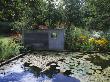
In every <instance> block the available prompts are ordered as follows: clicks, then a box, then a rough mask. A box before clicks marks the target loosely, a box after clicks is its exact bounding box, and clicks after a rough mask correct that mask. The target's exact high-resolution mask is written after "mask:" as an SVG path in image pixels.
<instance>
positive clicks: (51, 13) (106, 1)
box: [0, 0, 110, 30]
mask: <svg viewBox="0 0 110 82" xmlns="http://www.w3.org/2000/svg"><path fill="white" fill-rule="evenodd" d="M109 21H110V0H0V22H10V24H11V25H12V26H13V27H14V28H19V29H22V28H24V27H31V26H32V25H33V24H42V23H45V24H46V25H47V26H49V27H50V28H55V27H58V26H59V25H60V24H62V23H63V24H66V25H71V24H72V25H74V26H78V27H79V26H81V27H86V28H90V29H97V30H107V29H109V28H110V22H109Z"/></svg>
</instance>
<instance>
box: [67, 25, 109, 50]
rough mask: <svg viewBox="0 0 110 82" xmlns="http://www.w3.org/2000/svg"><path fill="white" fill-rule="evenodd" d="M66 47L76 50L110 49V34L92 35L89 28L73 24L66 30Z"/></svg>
mask: <svg viewBox="0 0 110 82" xmlns="http://www.w3.org/2000/svg"><path fill="white" fill-rule="evenodd" d="M97 33H99V32H97ZM95 36H100V37H95ZM65 47H66V49H69V50H74V51H110V34H102V35H100V34H96V33H95V35H93V36H92V34H90V31H88V30H85V29H82V28H77V27H75V26H71V27H70V28H67V30H66V46H65Z"/></svg>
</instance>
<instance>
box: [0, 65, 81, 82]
mask: <svg viewBox="0 0 110 82" xmlns="http://www.w3.org/2000/svg"><path fill="white" fill-rule="evenodd" d="M48 66H49V67H50V68H49V69H47V70H45V71H42V69H40V68H39V67H36V66H29V63H25V64H24V65H22V64H15V65H13V66H12V67H10V68H8V69H5V70H4V71H5V72H6V73H5V74H3V73H1V74H0V82H80V81H79V80H78V79H76V78H74V77H70V76H69V74H70V73H71V72H70V71H69V70H67V71H65V72H64V73H60V69H56V67H58V65H57V64H56V63H50V64H49V65H48Z"/></svg>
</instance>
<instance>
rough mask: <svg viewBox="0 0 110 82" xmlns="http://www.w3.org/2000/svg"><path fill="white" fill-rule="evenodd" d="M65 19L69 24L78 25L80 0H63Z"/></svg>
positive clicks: (80, 21)
mask: <svg viewBox="0 0 110 82" xmlns="http://www.w3.org/2000/svg"><path fill="white" fill-rule="evenodd" d="M64 6H65V13H66V20H67V22H68V23H69V24H70V25H71V24H74V25H75V26H79V25H81V23H82V14H81V10H80V9H81V1H80V0H64Z"/></svg>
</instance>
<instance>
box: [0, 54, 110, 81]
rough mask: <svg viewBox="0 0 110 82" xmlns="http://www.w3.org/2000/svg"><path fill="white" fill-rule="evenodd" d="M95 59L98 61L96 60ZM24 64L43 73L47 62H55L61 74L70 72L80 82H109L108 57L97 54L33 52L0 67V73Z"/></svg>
mask: <svg viewBox="0 0 110 82" xmlns="http://www.w3.org/2000/svg"><path fill="white" fill-rule="evenodd" d="M97 57H98V58H100V59H97ZM93 59H94V60H93ZM96 60H97V61H96ZM92 61H94V62H92ZM102 61H103V62H102ZM25 62H27V63H31V64H30V66H33V65H34V66H37V67H39V68H42V69H43V71H45V70H46V69H48V66H47V64H48V63H49V62H57V63H58V65H59V66H60V70H61V72H64V71H65V70H71V72H72V73H71V75H70V76H72V77H75V78H77V79H79V80H80V81H81V82H110V65H106V64H108V63H110V55H107V54H99V53H96V54H81V53H79V52H75V53H73V52H62V53H61V52H59V53H58V52H35V53H33V54H28V55H25V56H24V57H22V58H19V59H18V60H15V61H13V62H11V63H9V64H7V65H5V66H3V67H0V73H2V72H3V70H6V69H9V68H10V67H11V66H13V65H15V64H17V63H21V64H23V63H25ZM97 62H98V63H99V64H100V62H101V63H102V64H105V65H104V68H103V67H102V65H96V63H97ZM5 72H6V71H5Z"/></svg>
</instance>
